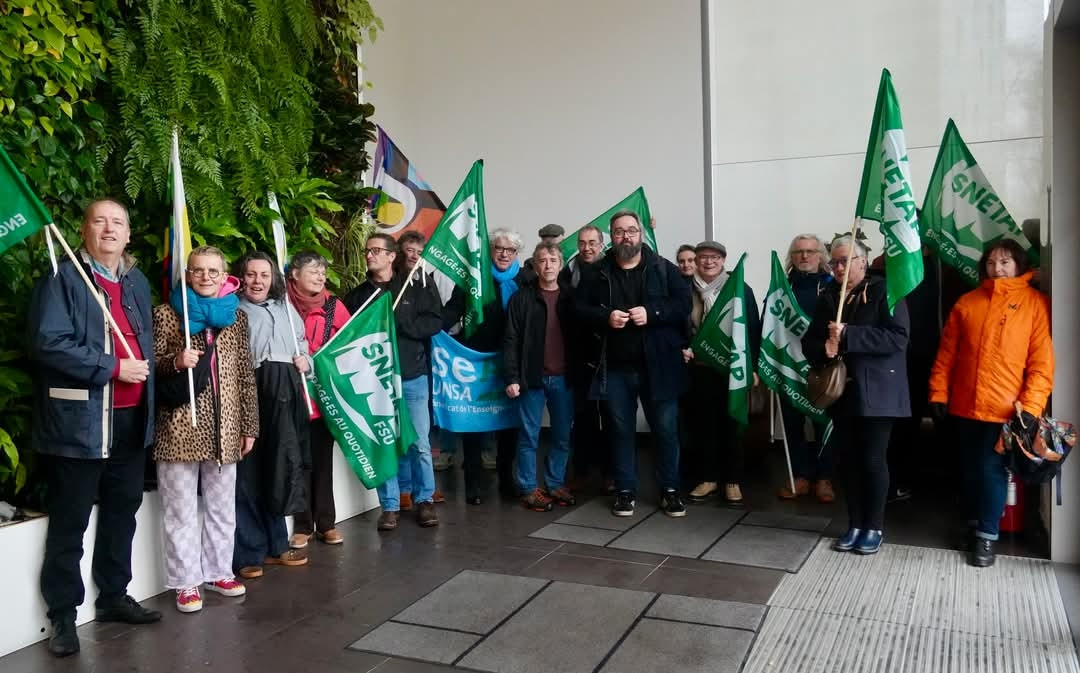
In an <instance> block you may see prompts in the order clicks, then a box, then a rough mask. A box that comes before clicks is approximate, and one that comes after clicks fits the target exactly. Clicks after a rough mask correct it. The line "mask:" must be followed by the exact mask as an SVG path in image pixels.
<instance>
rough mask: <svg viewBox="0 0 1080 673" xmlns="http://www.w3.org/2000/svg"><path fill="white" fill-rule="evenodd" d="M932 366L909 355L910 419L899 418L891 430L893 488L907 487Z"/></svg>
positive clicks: (919, 439) (909, 481) (928, 394)
mask: <svg viewBox="0 0 1080 673" xmlns="http://www.w3.org/2000/svg"><path fill="white" fill-rule="evenodd" d="M933 366H934V359H933V355H932V354H931V356H930V358H929V359H927V358H926V357H916V356H913V355H912V354H911V353H908V360H907V374H908V391H909V393H910V395H911V416H910V417H909V418H898V419H896V424H895V425H894V426H893V431H892V439H891V440H890V442H889V475H890V477H891V479H892V485H893V486H896V487H901V488H906V487H910V486H911V483H912V477H913V472H914V469H913V468H914V456H915V455H917V454H918V453H921V452H918V451H917V449H916V447H917V446H919V443H920V442H921V441H922V438H921V432H922V419H923V417H924V416H927V415H929V409H928V408H927V407H928V406H929V403H928V402H927V400H928V399H929V396H930V370H931V369H932V368H933Z"/></svg>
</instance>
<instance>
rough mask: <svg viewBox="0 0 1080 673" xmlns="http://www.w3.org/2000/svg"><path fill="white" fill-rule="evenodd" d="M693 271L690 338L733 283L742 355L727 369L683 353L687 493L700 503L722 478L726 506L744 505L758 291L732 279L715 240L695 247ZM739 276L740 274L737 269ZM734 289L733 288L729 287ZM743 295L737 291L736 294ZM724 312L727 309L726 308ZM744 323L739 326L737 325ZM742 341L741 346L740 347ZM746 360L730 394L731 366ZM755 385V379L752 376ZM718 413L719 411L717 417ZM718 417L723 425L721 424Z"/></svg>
mask: <svg viewBox="0 0 1080 673" xmlns="http://www.w3.org/2000/svg"><path fill="white" fill-rule="evenodd" d="M694 255H695V256H694V265H695V268H696V270H695V272H694V276H693V286H694V294H693V297H692V304H691V309H690V333H691V336H697V334H698V333H699V332H700V331H701V328H702V325H703V324H705V323H706V322H707V321H708V318H709V317H710V314H711V312H712V309H713V305H714V304H715V303H716V302H717V300H718V299H719V300H720V302H721V304H723V303H724V302H725V301H727V298H726V297H727V295H728V294H730V292H729V293H724V292H723V290H724V286H725V285H727V283H729V282H735V283H739V284H741V286H742V288H741V296H740V295H735V296H734V298H735V302H733V303H732V305H733V306H734V305H735V304H737V302H738V301H740V300H741V302H742V309H741V313H742V316H740V315H738V313H739V311H738V310H737V309H736V310H733V311H732V313H733V314H734V316H733V317H734V320H733V321H732V330H731V334H729V335H728V336H729V337H730V343H732V345H734V346H735V348H736V349H739V347H740V346H741V350H743V352H742V353H735V354H734V358H735V363H732V362H730V361H728V362H724V363H723V365H724V367H723V368H717V367H716V363H715V362H714V361H711V359H709V358H696V357H695V353H694V350H693V349H692V348H687V349H685V350H684V351H683V358H684V359H685V360H686V361H687V363H688V364H689V373H690V391H689V393H688V395H687V401H686V406H687V409H688V411H689V418H688V419H687V422H688V428H689V440H690V441H689V446H688V447H687V449H688V450H687V451H686V453H685V454H684V458H683V460H684V461H685V463H686V466H687V470H686V471H687V472H688V473H689V474H690V475H693V477H694V478H693V479H692V480H691V482H690V483H694V482H697V486H695V487H694V489H693V490H692V491H690V493H689V496H688V497H689V499H690V500H692V501H695V502H701V501H703V500H705V499H706V498H708V497H709V496H711V495H712V494H713V493H715V492H716V491H717V490H718V489H719V483H720V478H721V477H723V478H724V499H725V500H727V501H728V502H733V503H737V502H742V499H743V496H742V488H741V486H740V484H739V482H741V481H742V477H743V466H744V463H745V462H746V460H745V459H746V455H745V452H744V450H743V442H742V435H743V431H744V429H745V424H746V415H747V409H746V407H747V405H748V403H749V396H748V395H746V394H745V391H746V390H747V388H748V386H747V384H748V383H749V381H747V380H746V379H747V377H748V375H749V373H750V372H754V370H755V369H756V366H755V363H756V362H757V359H758V353H759V352H760V351H761V317H760V313H759V311H758V308H757V300H756V299H755V298H754V290H753V289H751V287H750V286H749V285H748V284H747V283H746V282H745V281H744V280H743V277H742V274H741V273H740V274H738V278H736V279H734V280H732V274H730V273H726V272H725V271H724V261H725V260H726V259H727V248H725V247H724V246H723V244H721V243H717V242H716V241H702V242H701V243H698V244H697V246H696V247H695V248H694ZM737 271H739V269H737ZM729 290H730V288H729ZM733 291H734V292H740V289H739V287H738V286H736V287H735V288H734V289H733ZM722 308H726V307H722ZM740 317H741V320H740ZM740 322H741V324H739V323H740ZM740 329H741V330H745V341H743V339H742V338H740V336H739V335H737V334H735V333H734V332H735V330H740ZM740 341H742V343H740ZM744 357H745V358H748V366H747V367H746V368H745V369H744V370H743V372H742V375H741V377H740V376H735V380H736V381H739V382H740V383H741V384H742V385H740V386H738V387H737V388H735V389H734V390H733V389H732V378H733V377H732V367H735V368H739V365H738V364H737V363H738V361H739V360H740V359H741V358H744ZM753 380H754V383H755V385H756V384H757V374H756V373H755V374H753ZM739 388H741V389H742V390H743V391H744V394H743V396H742V400H741V403H739V404H738V406H740V407H741V408H740V409H739V416H740V417H736V416H735V415H733V414H731V413H724V412H725V411H728V410H729V408H730V407H731V406H732V405H731V404H730V403H731V401H732V400H730V399H729V397H730V396H731V395H733V394H735V390H738V389H739ZM718 410H720V412H719V414H718ZM718 418H719V422H718Z"/></svg>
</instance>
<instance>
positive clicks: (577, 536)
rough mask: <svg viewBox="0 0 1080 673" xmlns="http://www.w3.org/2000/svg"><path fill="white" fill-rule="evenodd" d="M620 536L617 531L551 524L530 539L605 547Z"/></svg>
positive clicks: (531, 535) (533, 534) (532, 534)
mask: <svg viewBox="0 0 1080 673" xmlns="http://www.w3.org/2000/svg"><path fill="white" fill-rule="evenodd" d="M618 534H619V531H617V530H607V529H603V528H590V527H588V526H568V525H565V524H561V523H549V524H548V525H546V526H544V527H543V528H541V529H540V530H538V531H536V532H535V533H531V534H530V537H542V538H545V539H548V540H561V541H563V542H577V543H579V544H591V545H596V546H597V547H603V546H604V545H606V544H607V543H608V542H611V541H612V540H613V539H615V537H616V536H617V535H618Z"/></svg>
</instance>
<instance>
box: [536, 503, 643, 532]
mask: <svg viewBox="0 0 1080 673" xmlns="http://www.w3.org/2000/svg"><path fill="white" fill-rule="evenodd" d="M655 511H656V506H655V505H646V504H645V503H642V502H639V503H637V505H636V506H635V507H634V516H612V514H611V498H593V499H592V500H590V501H588V502H587V503H585V504H583V505H581V506H579V507H577V508H576V509H574V511H572V512H569V513H568V514H566V515H564V516H562V517H560V518H558V519H556V520H555V523H562V524H572V525H575V526H589V527H591V528H603V529H605V530H626V529H627V528H631V527H632V526H634V525H635V524H638V523H641V521H642V520H644V519H645V518H646V517H648V516H649V515H650V514H652V513H653V512H655Z"/></svg>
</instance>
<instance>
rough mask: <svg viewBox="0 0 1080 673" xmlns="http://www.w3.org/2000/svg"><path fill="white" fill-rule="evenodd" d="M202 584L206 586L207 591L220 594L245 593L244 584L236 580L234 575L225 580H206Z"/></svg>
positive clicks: (238, 594)
mask: <svg viewBox="0 0 1080 673" xmlns="http://www.w3.org/2000/svg"><path fill="white" fill-rule="evenodd" d="M203 586H204V587H206V590H207V591H213V592H214V593H217V594H221V595H222V596H243V595H244V594H245V593H247V589H245V588H244V585H243V584H240V583H239V582H237V581H236V578H234V577H230V578H229V579H227V580H218V581H217V582H207V583H206V584H204V585H203Z"/></svg>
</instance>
